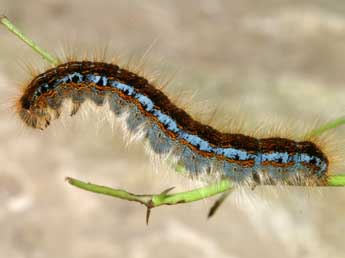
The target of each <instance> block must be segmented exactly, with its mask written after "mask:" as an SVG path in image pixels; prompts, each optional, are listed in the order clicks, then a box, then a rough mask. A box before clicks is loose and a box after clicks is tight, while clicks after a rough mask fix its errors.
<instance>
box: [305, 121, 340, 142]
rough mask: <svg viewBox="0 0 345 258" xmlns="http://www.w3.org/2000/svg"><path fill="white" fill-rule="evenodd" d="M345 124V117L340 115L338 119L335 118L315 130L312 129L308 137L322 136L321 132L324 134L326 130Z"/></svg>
mask: <svg viewBox="0 0 345 258" xmlns="http://www.w3.org/2000/svg"><path fill="white" fill-rule="evenodd" d="M343 124H345V117H339V118H337V119H334V120H332V121H329V122H328V123H326V124H324V125H322V126H320V127H319V128H316V129H314V130H312V131H311V132H309V133H308V134H307V135H306V137H316V136H320V135H321V134H323V133H324V132H326V131H328V130H331V129H334V128H337V127H339V126H341V125H343Z"/></svg>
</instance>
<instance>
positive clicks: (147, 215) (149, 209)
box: [146, 206, 151, 226]
mask: <svg viewBox="0 0 345 258" xmlns="http://www.w3.org/2000/svg"><path fill="white" fill-rule="evenodd" d="M150 215H151V207H149V206H148V207H147V210H146V226H148V225H149V220H150Z"/></svg>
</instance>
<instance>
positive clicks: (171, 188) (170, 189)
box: [159, 186, 175, 195]
mask: <svg viewBox="0 0 345 258" xmlns="http://www.w3.org/2000/svg"><path fill="white" fill-rule="evenodd" d="M174 189H175V186H173V187H170V188H168V189H166V190H164V191H163V192H161V193H160V194H159V195H167V193H169V192H171V191H172V190H174Z"/></svg>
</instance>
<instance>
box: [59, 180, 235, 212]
mask: <svg viewBox="0 0 345 258" xmlns="http://www.w3.org/2000/svg"><path fill="white" fill-rule="evenodd" d="M66 180H67V182H68V183H70V184H71V185H73V186H76V187H78V188H81V189H84V190H86V191H90V192H94V193H99V194H103V195H108V196H112V197H116V198H119V199H123V200H127V201H135V202H139V203H141V204H144V205H146V206H148V207H150V208H154V207H158V206H161V205H174V204H180V203H189V202H195V201H199V200H202V199H205V198H208V197H211V196H214V195H216V194H219V193H222V192H226V191H228V190H230V189H231V188H232V183H231V182H230V181H229V180H222V181H220V182H219V183H216V184H212V185H208V186H206V187H202V188H198V189H194V190H192V191H187V192H181V193H175V194H168V192H170V191H171V190H172V188H169V189H167V190H165V191H163V192H162V193H160V194H133V193H130V192H127V191H125V190H121V189H114V188H110V187H107V186H101V185H96V184H93V183H86V182H83V181H80V180H78V179H75V178H71V177H67V178H66Z"/></svg>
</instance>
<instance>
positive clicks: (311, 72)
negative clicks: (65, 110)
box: [0, 0, 345, 258]
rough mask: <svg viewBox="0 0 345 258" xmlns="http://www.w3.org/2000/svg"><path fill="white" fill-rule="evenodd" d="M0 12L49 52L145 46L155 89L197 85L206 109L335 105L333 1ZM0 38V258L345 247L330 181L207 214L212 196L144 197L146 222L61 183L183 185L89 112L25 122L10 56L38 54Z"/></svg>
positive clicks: (17, 68)
mask: <svg viewBox="0 0 345 258" xmlns="http://www.w3.org/2000/svg"><path fill="white" fill-rule="evenodd" d="M2 12H4V13H5V14H6V15H8V16H9V17H10V18H11V19H12V21H13V22H14V23H15V24H16V25H18V26H19V27H20V28H21V29H22V30H23V31H24V32H25V33H26V34H27V35H29V36H30V37H31V38H32V39H34V40H35V41H36V42H39V44H40V45H41V46H42V47H43V48H46V49H47V50H49V51H50V52H53V53H56V52H59V51H60V49H61V47H63V46H64V45H65V44H66V42H67V45H71V46H73V47H77V48H78V49H95V48H96V49H97V48H98V49H99V48H102V47H104V46H106V45H108V46H109V49H110V50H114V51H115V52H116V53H119V54H120V55H123V56H125V57H126V56H127V57H128V56H131V55H132V54H138V53H139V56H140V53H141V54H143V53H144V52H145V51H146V50H147V49H148V48H149V47H150V45H153V47H152V49H151V51H150V54H149V56H150V61H149V62H148V63H149V64H148V65H147V66H148V67H149V68H153V70H154V71H157V68H158V70H160V68H159V67H160V66H161V65H162V66H163V68H162V70H163V78H164V74H165V75H167V76H168V77H169V76H170V75H172V74H175V75H174V79H173V82H172V83H171V84H170V86H169V87H168V89H167V91H168V92H172V93H174V92H175V94H176V92H180V91H181V90H187V92H190V93H189V94H190V95H192V94H194V92H197V97H196V101H201V103H204V102H203V101H207V104H208V105H210V106H219V110H218V113H217V115H216V120H218V121H219V120H220V121H221V120H224V119H225V118H226V119H228V118H229V117H230V116H233V115H238V113H241V112H243V113H245V114H246V119H249V121H254V122H255V123H256V124H261V123H265V121H266V120H265V119H266V118H272V117H278V118H279V119H280V120H281V121H284V120H286V121H295V123H296V124H301V123H302V124H303V125H305V126H309V125H312V124H313V123H314V122H315V121H316V120H319V121H327V120H330V119H332V118H335V117H337V116H340V115H343V114H344V111H345V110H344V106H343V104H344V101H343V98H344V96H345V84H344V82H345V73H344V71H343V69H344V67H345V2H344V1H340V0H313V1H311V0H309V1H304V0H298V1H291V0H290V1H287V0H281V1H273V0H263V1H254V0H251V1H249V0H244V1H234V0H231V1H229V0H223V1H222V0H212V1H210V0H199V1H194V0H187V1H186V0H183V1H182V0H177V1H159V0H151V1H144V0H140V1H139V0H136V1H135V0H133V1H125V0H114V1H106V0H99V1H90V0H71V1H58V0H26V1H19V0H0V13H2ZM0 38H1V40H0V56H1V58H0V91H1V93H0V103H1V110H0V118H1V119H0V164H1V165H0V257H8V258H10V257H11V258H12V257H13V258H21V257H33V258H39V257H50V258H55V257H56V258H59V257H65V258H72V257H80V258H91V257H102V258H108V257H131V258H146V257H147V258H149V257H188V258H192V257H198V258H203V257H205V258H206V257H217V258H223V257H224V258H225V257H231V258H236V257H241V258H250V257H267V258H269V257H272V258H273V257H304V258H305V257H312V258H317V257H345V246H344V236H345V234H344V233H345V219H344V215H345V190H344V189H343V188H338V189H336V188H332V189H330V188H322V189H303V188H298V187H290V188H287V189H284V190H276V189H274V188H272V187H271V188H270V187H257V188H256V189H255V191H251V190H242V191H238V192H235V193H234V194H233V195H231V196H230V197H229V198H228V200H227V202H226V203H225V204H224V205H223V206H222V207H221V208H220V210H219V211H218V213H217V214H216V215H215V217H214V218H212V219H211V220H207V219H206V215H207V212H208V209H209V207H210V206H211V205H212V200H211V201H203V202H198V203H193V204H189V205H179V206H171V207H162V208H159V209H155V210H153V213H152V216H151V222H150V225H149V226H146V225H145V209H144V207H141V206H139V205H137V204H134V203H129V202H125V201H119V200H115V199H111V198H108V197H104V196H97V195H95V194H92V193H88V192H84V191H82V190H78V189H75V188H72V187H71V186H69V185H68V184H67V183H66V182H65V181H64V178H65V177H66V176H73V177H76V178H79V179H82V180H86V181H91V182H94V183H98V184H104V185H108V186H114V187H120V188H125V189H127V190H130V191H133V192H136V193H157V192H160V191H162V190H163V189H166V188H167V187H171V186H176V189H175V190H176V191H183V190H186V189H189V188H192V187H193V183H191V182H189V181H188V180H186V179H181V178H179V177H178V176H176V175H174V174H167V173H166V172H161V173H155V172H154V170H155V169H154V165H153V164H152V163H151V162H150V161H149V158H148V156H147V155H144V147H143V144H134V145H130V146H129V147H126V145H125V141H124V140H123V137H122V133H121V132H119V131H116V130H115V131H114V132H112V130H111V128H110V126H109V125H108V124H107V123H104V122H102V120H101V119H98V120H97V114H95V113H91V114H90V115H87V116H83V115H82V114H81V115H80V114H78V117H79V118H80V119H70V118H66V119H65V120H64V122H55V123H53V124H52V125H51V127H49V128H48V129H47V130H45V131H43V132H41V131H38V130H37V131H35V130H30V129H28V128H25V127H24V126H23V125H22V123H21V121H19V119H18V118H17V117H16V116H15V115H14V114H13V112H10V111H9V108H8V107H9V106H10V103H11V97H13V94H12V93H13V89H16V87H18V85H20V84H21V83H22V82H23V80H24V79H25V78H28V77H27V76H25V71H24V69H23V62H26V63H27V62H28V63H31V64H40V65H41V64H44V61H43V60H41V59H40V58H39V57H38V56H37V55H36V54H35V53H33V51H32V50H31V49H29V48H28V47H27V46H25V45H24V44H23V43H22V42H20V41H19V40H18V39H16V38H15V37H14V36H13V35H11V34H10V33H9V32H8V31H7V30H6V29H5V28H4V27H1V28H0ZM60 52H61V51H60ZM150 63H152V66H151V64H150ZM150 66H151V67H150ZM170 95H173V94H170ZM190 95H188V94H183V96H181V99H182V101H183V100H185V102H187V103H188V101H189V98H190ZM233 110H235V111H233ZM238 111H239V112H238ZM95 119H96V121H97V122H95ZM283 124H284V123H283ZM285 125H287V126H290V125H291V123H290V122H289V123H285ZM336 131H337V137H338V138H337V139H339V140H341V139H342V138H343V137H344V135H345V130H344V129H341V128H340V129H337V130H336ZM158 170H159V169H158ZM344 172H345V171H344ZM194 187H195V186H194Z"/></svg>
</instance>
